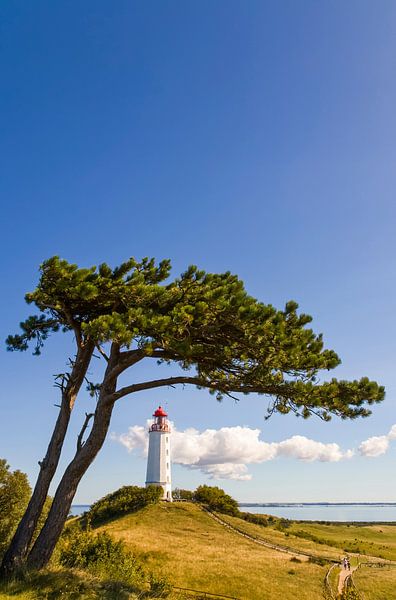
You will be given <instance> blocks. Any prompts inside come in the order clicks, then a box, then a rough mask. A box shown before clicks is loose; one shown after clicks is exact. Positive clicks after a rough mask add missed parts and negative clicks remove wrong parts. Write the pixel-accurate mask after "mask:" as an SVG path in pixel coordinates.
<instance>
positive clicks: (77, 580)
mask: <svg viewBox="0 0 396 600" xmlns="http://www.w3.org/2000/svg"><path fill="white" fill-rule="evenodd" d="M133 591H134V590H132V589H131V588H129V587H128V586H126V585H125V584H122V583H120V582H117V581H101V580H99V579H96V578H94V577H91V576H90V575H88V574H87V573H85V572H82V571H73V570H66V569H62V570H59V571H58V570H51V571H43V572H40V573H28V574H26V575H24V576H23V577H22V578H21V579H16V580H14V581H12V582H9V583H7V584H6V585H3V586H1V587H0V597H1V594H2V593H5V594H7V595H8V596H9V597H13V596H15V598H18V596H22V597H26V596H25V595H28V594H30V595H31V598H32V600H33V598H34V599H37V600H95V599H101V600H132V599H133V598H137V596H136V595H135V594H134V593H133ZM27 597H29V596H27Z"/></svg>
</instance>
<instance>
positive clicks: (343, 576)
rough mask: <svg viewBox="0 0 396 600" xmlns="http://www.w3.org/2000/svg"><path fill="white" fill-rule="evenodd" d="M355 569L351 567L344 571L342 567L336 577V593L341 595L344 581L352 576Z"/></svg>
mask: <svg viewBox="0 0 396 600" xmlns="http://www.w3.org/2000/svg"><path fill="white" fill-rule="evenodd" d="M356 569H357V567H351V568H350V569H344V567H342V569H341V571H340V575H339V577H338V589H337V592H338V594H339V595H341V594H342V592H343V590H344V587H345V582H346V580H347V579H348V577H350V576H351V575H352V573H353V572H354V571H356Z"/></svg>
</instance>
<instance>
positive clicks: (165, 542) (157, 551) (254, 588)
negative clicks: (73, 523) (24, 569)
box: [0, 502, 396, 600]
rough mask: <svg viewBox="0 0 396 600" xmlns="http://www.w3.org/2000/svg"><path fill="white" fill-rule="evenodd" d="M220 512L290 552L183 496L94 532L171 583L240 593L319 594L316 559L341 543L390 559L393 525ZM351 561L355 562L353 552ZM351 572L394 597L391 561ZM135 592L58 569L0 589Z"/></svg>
mask: <svg viewBox="0 0 396 600" xmlns="http://www.w3.org/2000/svg"><path fill="white" fill-rule="evenodd" d="M220 517H221V519H222V520H223V521H225V522H226V523H228V524H229V525H231V526H232V527H234V528H237V529H238V530H239V531H240V532H245V533H246V534H249V535H250V536H253V537H256V538H260V539H264V540H266V541H267V542H269V543H272V544H276V545H279V546H284V547H288V548H289V549H290V551H291V553H285V552H280V551H279V550H276V549H273V548H268V547H265V546H262V545H258V544H257V543H254V542H253V541H252V540H251V539H247V538H245V537H243V536H242V535H240V534H238V533H236V532H235V530H233V529H228V528H227V527H225V526H224V525H222V524H220V523H218V522H217V521H215V520H214V519H213V518H212V517H211V516H210V515H209V514H207V513H206V512H205V511H204V510H203V509H202V508H200V506H199V505H197V504H193V503H189V502H183V503H173V504H167V503H159V504H154V505H150V506H148V507H146V508H143V509H141V510H139V511H137V512H134V513H131V514H127V515H125V516H122V517H117V518H114V519H112V520H109V521H107V522H106V523H104V524H103V525H101V526H100V527H99V528H98V529H97V531H106V532H108V533H109V534H111V535H112V536H113V537H114V538H116V539H122V540H124V542H125V543H126V544H127V546H128V547H129V548H130V549H132V550H133V551H134V553H135V554H136V555H138V557H139V558H140V559H141V560H142V561H143V562H144V564H145V565H146V566H147V568H148V569H150V570H153V571H154V572H156V573H158V574H160V573H162V574H164V575H166V576H167V577H168V578H169V580H170V582H171V583H172V585H173V586H179V587H181V588H192V589H195V590H202V591H204V592H211V593H214V594H223V595H226V596H231V597H234V598H237V599H241V600H242V599H243V600H297V599H298V600H316V599H317V600H321V599H323V597H324V596H323V581H324V578H325V575H326V572H327V570H328V568H329V566H330V564H331V563H329V562H327V563H326V562H325V561H321V559H323V558H325V559H328V560H336V561H337V560H339V559H340V557H341V556H343V555H344V554H345V548H348V550H355V549H359V550H360V552H365V553H366V556H365V557H361V558H362V559H363V560H366V561H370V560H372V561H373V562H378V561H376V559H375V558H372V559H370V558H369V557H368V555H371V556H372V557H376V556H377V557H383V558H386V559H394V558H396V526H392V525H381V526H379V525H368V526H356V525H347V524H321V523H320V524H319V523H301V522H300V523H299V522H289V523H283V522H282V520H276V521H275V522H274V523H272V524H271V526H268V527H262V526H260V525H256V524H253V523H249V522H246V521H244V520H242V519H240V518H236V517H230V516H225V515H220ZM282 523H283V524H282ZM285 525H286V526H285ZM293 552H294V554H293ZM299 553H307V554H310V555H312V557H313V558H311V559H309V558H308V557H307V556H302V555H301V554H299ZM353 562H354V563H357V558H355V559H354V561H353ZM318 563H319V564H318ZM354 577H355V582H356V586H357V587H358V589H359V590H360V591H361V592H363V594H364V596H362V597H364V599H365V600H392V599H393V598H395V599H396V593H395V592H394V590H395V589H396V565H393V566H389V565H388V566H386V567H382V568H378V567H374V566H371V567H368V566H363V567H362V568H360V569H359V570H358V571H357V572H356V574H355V576H354ZM337 578H338V569H337V568H336V569H334V570H333V571H332V574H331V578H330V579H331V582H332V585H333V588H335V587H336V584H337ZM38 589H40V590H41V593H40V595H39V594H37V591H36V590H38ZM392 594H393V595H392ZM137 597H138V596H136V595H134V594H133V593H131V592H129V591H128V589H126V588H125V587H124V588H122V587H118V588H117V586H115V585H114V582H113V583H112V582H108V581H103V580H100V581H99V580H98V579H95V577H92V576H90V575H88V574H87V573H84V572H76V571H71V570H66V569H59V568H58V569H52V570H50V571H47V572H45V573H42V574H36V575H34V576H32V578H31V579H30V580H27V581H26V582H24V583H16V584H13V585H11V586H8V587H3V588H0V599H1V600H11V599H18V600H35V599H36V598H40V599H41V598H46V599H48V600H52V599H53V600H57V599H58V598H64V599H70V600H71V599H79V600H80V599H81V600H84V599H86V600H90V599H91V598H92V599H94V598H103V599H106V600H132V599H133V598H137ZM139 597H140V596H139ZM195 597H196V598H197V597H198V596H195ZM187 598H192V596H189V595H188V594H183V593H181V592H178V591H174V593H173V594H172V595H171V596H170V600H182V599H183V600H184V599H187Z"/></svg>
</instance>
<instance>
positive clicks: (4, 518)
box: [0, 459, 30, 557]
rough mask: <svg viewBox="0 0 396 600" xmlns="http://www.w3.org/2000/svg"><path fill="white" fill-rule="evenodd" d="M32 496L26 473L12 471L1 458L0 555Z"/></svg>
mask: <svg viewBox="0 0 396 600" xmlns="http://www.w3.org/2000/svg"><path fill="white" fill-rule="evenodd" d="M29 498H30V485H29V482H28V479H27V476H26V475H25V473H22V472H21V471H14V472H12V471H10V467H9V465H8V464H7V462H6V461H5V460H4V459H0V557H1V555H2V554H3V552H4V551H5V550H6V548H7V546H8V543H9V542H10V540H11V537H12V536H13V534H14V531H15V529H16V526H17V525H18V522H19V520H20V518H21V517H22V515H23V513H24V511H25V509H26V506H27V504H28V502H29Z"/></svg>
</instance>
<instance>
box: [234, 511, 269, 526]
mask: <svg viewBox="0 0 396 600" xmlns="http://www.w3.org/2000/svg"><path fill="white" fill-rule="evenodd" d="M239 516H240V517H241V518H242V519H243V520H244V521H247V522H248V523H254V524H255V525H261V526H262V527H268V522H269V519H268V518H267V517H266V516H264V515H256V514H254V513H248V512H243V513H240V514H239Z"/></svg>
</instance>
